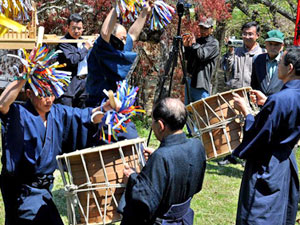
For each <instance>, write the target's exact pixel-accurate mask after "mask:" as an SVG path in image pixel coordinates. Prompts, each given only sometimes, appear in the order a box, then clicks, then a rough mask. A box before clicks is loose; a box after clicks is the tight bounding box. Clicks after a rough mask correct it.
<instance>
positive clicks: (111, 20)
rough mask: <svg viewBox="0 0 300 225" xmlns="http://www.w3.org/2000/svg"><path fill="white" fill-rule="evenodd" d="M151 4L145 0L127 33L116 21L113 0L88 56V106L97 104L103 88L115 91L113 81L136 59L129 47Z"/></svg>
mask: <svg viewBox="0 0 300 225" xmlns="http://www.w3.org/2000/svg"><path fill="white" fill-rule="evenodd" d="M150 12H151V6H150V5H149V2H148V1H145V3H144V8H143V10H142V11H141V13H140V15H139V17H138V18H137V19H136V21H135V22H134V23H133V24H132V26H131V27H130V29H129V31H128V34H127V31H126V29H125V27H124V26H122V25H121V24H118V23H116V22H117V11H116V1H113V8H112V9H111V11H110V12H109V14H108V15H107V17H106V19H105V21H104V22H103V25H102V28H101V34H100V36H99V38H98V39H97V40H96V41H95V43H94V46H93V48H92V50H91V53H90V55H89V57H88V77H87V83H86V91H87V93H88V99H87V102H86V105H87V106H96V105H98V104H99V102H101V100H102V99H103V98H104V97H106V96H105V94H104V93H103V90H104V89H106V90H113V91H116V87H117V85H116V82H117V81H120V80H123V79H125V77H126V75H127V74H128V72H129V71H130V69H131V66H132V64H133V62H134V60H135V59H136V56H137V54H136V53H135V52H133V51H132V48H133V43H134V42H135V41H137V40H138V37H139V35H140V33H141V31H142V28H143V27H144V24H145V22H146V19H147V15H148V14H149V13H150Z"/></svg>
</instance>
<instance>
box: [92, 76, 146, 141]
mask: <svg viewBox="0 0 300 225" xmlns="http://www.w3.org/2000/svg"><path fill="white" fill-rule="evenodd" d="M117 85H118V87H117V91H116V93H115V94H114V97H115V99H117V101H119V102H121V108H120V110H119V111H118V112H116V111H115V110H110V111H107V112H106V113H105V114H104V117H103V118H102V122H101V123H100V124H99V129H98V132H99V137H100V139H102V140H103V141H106V142H108V143H110V142H111V139H112V137H111V136H113V138H114V139H115V140H118V139H117V136H116V134H117V133H119V132H127V130H126V126H127V123H128V122H129V121H130V118H131V117H132V116H135V115H137V114H141V113H145V110H143V109H141V107H140V106H134V102H135V100H136V95H137V92H138V90H139V88H138V87H132V88H130V87H129V86H128V84H127V81H126V80H124V81H120V82H117ZM106 101H107V99H103V101H102V103H101V108H103V106H104V104H105V102H106ZM105 131H106V132H105ZM106 135H107V137H106Z"/></svg>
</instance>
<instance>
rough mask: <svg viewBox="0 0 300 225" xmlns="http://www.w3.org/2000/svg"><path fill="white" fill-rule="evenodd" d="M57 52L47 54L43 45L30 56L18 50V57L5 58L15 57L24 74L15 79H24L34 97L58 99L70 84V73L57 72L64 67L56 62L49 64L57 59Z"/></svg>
mask: <svg viewBox="0 0 300 225" xmlns="http://www.w3.org/2000/svg"><path fill="white" fill-rule="evenodd" d="M59 52H61V51H54V50H52V51H51V52H49V49H48V48H47V46H46V45H45V46H40V47H37V48H35V49H33V50H32V51H31V52H30V54H29V53H27V52H26V50H25V49H20V50H18V55H11V54H8V55H7V56H10V57H15V58H17V59H19V60H20V61H21V62H22V64H23V67H24V71H25V72H24V73H23V74H20V75H19V77H16V79H26V80H27V81H28V83H29V85H30V87H31V89H32V91H33V92H34V94H35V95H36V96H40V97H46V96H50V95H55V96H56V97H60V96H61V95H62V94H63V93H64V91H65V87H66V86H68V85H69V83H70V82H71V72H67V71H61V70H58V68H61V67H65V65H63V64H59V63H58V62H55V63H52V64H50V63H51V62H53V61H54V60H55V59H56V58H57V56H58V53H59Z"/></svg>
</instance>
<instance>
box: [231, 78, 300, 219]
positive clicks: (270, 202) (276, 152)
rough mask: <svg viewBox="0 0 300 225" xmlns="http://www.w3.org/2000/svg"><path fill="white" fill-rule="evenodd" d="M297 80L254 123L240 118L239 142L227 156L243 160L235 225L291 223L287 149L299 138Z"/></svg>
mask: <svg viewBox="0 0 300 225" xmlns="http://www.w3.org/2000/svg"><path fill="white" fill-rule="evenodd" d="M299 99H300V80H292V81H289V82H287V83H286V84H285V85H284V86H283V88H282V90H281V91H280V92H278V93H275V94H273V95H271V96H269V97H268V99H267V101H266V103H265V104H264V106H263V107H262V109H261V111H260V113H259V114H257V116H256V117H255V118H254V117H253V116H252V115H248V116H247V117H246V121H245V126H244V138H243V141H242V143H241V144H240V145H239V146H238V147H237V148H236V149H235V151H234V152H233V154H234V155H235V156H238V157H240V158H242V159H246V160H247V161H246V166H245V171H244V174H243V179H242V184H241V188H240V196H239V205H238V212H237V219H236V224H237V225H246V224H259V225H269V224H274V225H276V224H278V225H283V224H285V225H292V224H295V219H296V214H297V209H298V199H299V197H298V196H299V180H298V168H297V163H296V159H295V155H294V153H293V151H292V150H293V148H294V146H295V144H296V143H297V141H298V140H299V137H300V120H299V118H300V102H299Z"/></svg>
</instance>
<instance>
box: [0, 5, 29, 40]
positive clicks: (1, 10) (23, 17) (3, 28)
mask: <svg viewBox="0 0 300 225" xmlns="http://www.w3.org/2000/svg"><path fill="white" fill-rule="evenodd" d="M32 10H33V7H32V5H31V1H30V0H0V36H2V35H4V34H5V33H6V32H7V31H8V29H11V30H13V31H15V32H18V33H20V32H22V31H25V30H26V27H25V26H23V25H21V24H20V23H18V22H20V21H27V20H29V19H30V17H29V15H28V12H29V11H32ZM16 21H18V22H16Z"/></svg>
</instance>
